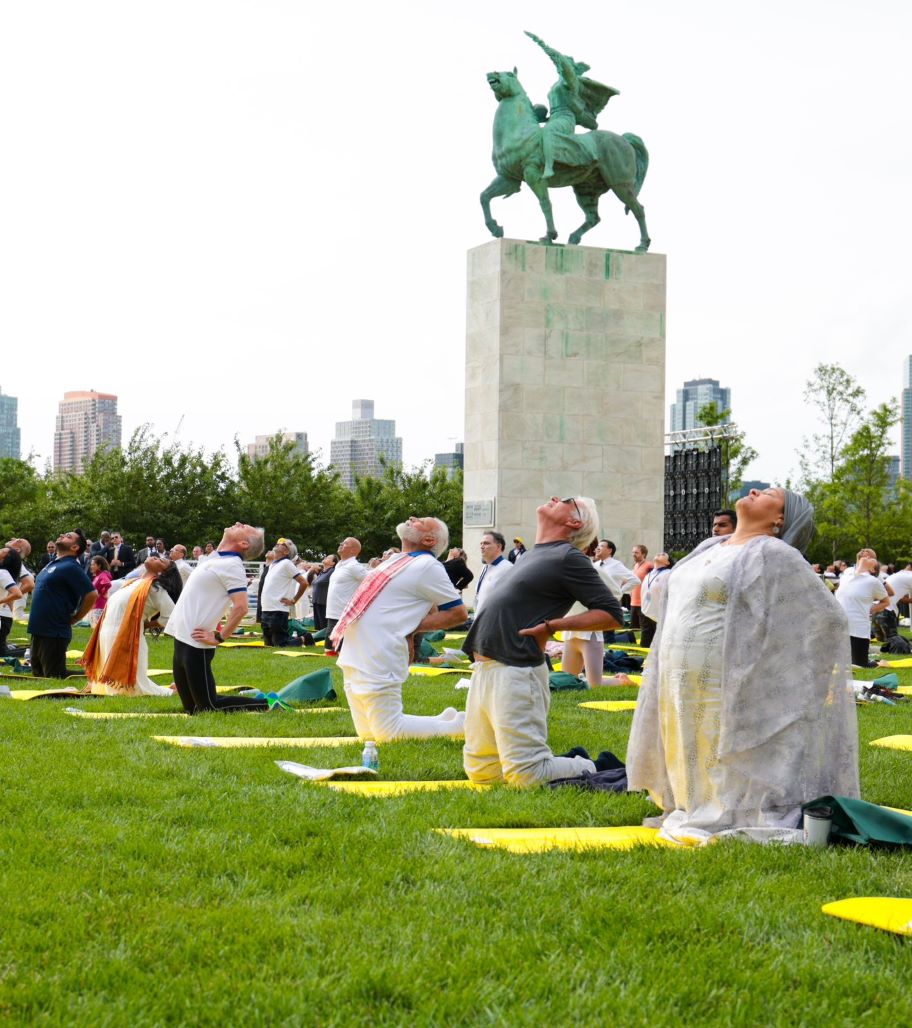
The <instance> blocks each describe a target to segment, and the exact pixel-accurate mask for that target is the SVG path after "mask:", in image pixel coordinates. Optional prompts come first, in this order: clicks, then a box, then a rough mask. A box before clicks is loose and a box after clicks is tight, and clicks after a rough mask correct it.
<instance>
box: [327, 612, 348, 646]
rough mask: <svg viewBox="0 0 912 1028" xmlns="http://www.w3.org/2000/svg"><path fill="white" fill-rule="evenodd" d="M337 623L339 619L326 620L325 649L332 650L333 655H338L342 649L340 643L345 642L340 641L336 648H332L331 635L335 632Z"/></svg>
mask: <svg viewBox="0 0 912 1028" xmlns="http://www.w3.org/2000/svg"><path fill="white" fill-rule="evenodd" d="M338 623H339V619H338V618H327V619H326V649H327V650H332V651H333V652H335V653H338V652H339V651H340V650H341V649H342V643H344V642H345V640H344V639H340V640H339V645H338V646H334V645H333V641H332V634H333V632H334V631H335V628H336V625H337V624H338Z"/></svg>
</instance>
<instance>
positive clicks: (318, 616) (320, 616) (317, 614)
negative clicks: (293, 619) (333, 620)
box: [313, 603, 326, 632]
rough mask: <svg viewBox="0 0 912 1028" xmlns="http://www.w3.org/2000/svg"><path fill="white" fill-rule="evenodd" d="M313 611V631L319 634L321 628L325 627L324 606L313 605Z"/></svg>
mask: <svg viewBox="0 0 912 1028" xmlns="http://www.w3.org/2000/svg"><path fill="white" fill-rule="evenodd" d="M313 609H314V631H315V632H319V631H320V629H321V628H325V627H326V604H325V603H315V604H314V605H313Z"/></svg>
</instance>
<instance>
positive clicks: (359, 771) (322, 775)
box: [276, 760, 377, 782]
mask: <svg viewBox="0 0 912 1028" xmlns="http://www.w3.org/2000/svg"><path fill="white" fill-rule="evenodd" d="M276 766H278V767H280V768H281V769H282V770H283V771H287V772H288V773H289V774H290V775H295V776H296V777H297V778H303V779H304V780H305V781H307V782H323V781H326V780H327V779H330V778H362V777H363V778H376V777H377V772H376V771H375V770H374V769H373V768H372V767H360V766H358V767H354V766H353V767H311V766H310V765H309V764H298V763H297V762H296V761H294V760H277V761H276Z"/></svg>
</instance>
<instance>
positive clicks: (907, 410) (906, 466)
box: [900, 357, 912, 478]
mask: <svg viewBox="0 0 912 1028" xmlns="http://www.w3.org/2000/svg"><path fill="white" fill-rule="evenodd" d="M901 424H902V427H901V433H902V439H901V440H900V465H901V471H902V477H903V478H912V357H906V359H905V360H904V361H903V390H902V423H901Z"/></svg>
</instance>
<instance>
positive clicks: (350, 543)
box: [337, 536, 361, 560]
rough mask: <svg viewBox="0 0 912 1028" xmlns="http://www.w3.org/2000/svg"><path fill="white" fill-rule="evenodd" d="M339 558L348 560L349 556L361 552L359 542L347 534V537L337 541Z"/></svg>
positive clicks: (354, 555)
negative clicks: (339, 541)
mask: <svg viewBox="0 0 912 1028" xmlns="http://www.w3.org/2000/svg"><path fill="white" fill-rule="evenodd" d="M337 552H338V554H339V559H340V560H348V559H349V557H357V556H358V554H359V553H360V552H361V542H360V540H358V539H355V538H354V536H349V537H348V538H347V539H343V540H342V542H341V543H339V549H338V550H337Z"/></svg>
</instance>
